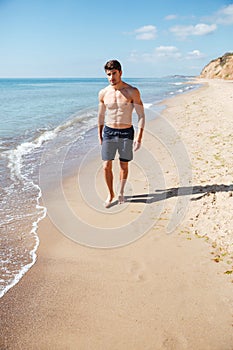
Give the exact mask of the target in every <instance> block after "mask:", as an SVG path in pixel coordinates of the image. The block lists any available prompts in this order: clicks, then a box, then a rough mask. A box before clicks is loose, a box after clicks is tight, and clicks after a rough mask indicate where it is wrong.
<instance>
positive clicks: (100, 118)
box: [98, 90, 106, 145]
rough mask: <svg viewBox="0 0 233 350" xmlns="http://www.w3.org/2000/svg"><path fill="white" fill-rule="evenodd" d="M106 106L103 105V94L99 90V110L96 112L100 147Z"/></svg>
mask: <svg viewBox="0 0 233 350" xmlns="http://www.w3.org/2000/svg"><path fill="white" fill-rule="evenodd" d="M105 112H106V106H105V104H104V92H103V90H101V91H100V92H99V110H98V138H99V143H100V144H101V145H102V141H103V136H102V132H103V127H104V119H105Z"/></svg>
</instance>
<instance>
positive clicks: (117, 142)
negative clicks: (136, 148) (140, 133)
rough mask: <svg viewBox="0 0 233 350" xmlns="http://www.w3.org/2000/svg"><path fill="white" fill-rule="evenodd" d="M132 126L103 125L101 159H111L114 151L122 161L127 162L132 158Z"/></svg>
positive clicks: (113, 156)
mask: <svg viewBox="0 0 233 350" xmlns="http://www.w3.org/2000/svg"><path fill="white" fill-rule="evenodd" d="M133 139H134V128H133V126H131V127H130V128H126V129H115V128H110V127H108V126H106V125H105V126H104V131H103V142H102V151H101V153H102V160H113V159H114V158H115V155H116V151H118V153H119V159H120V161H122V162H129V161H130V160H132V159H133Z"/></svg>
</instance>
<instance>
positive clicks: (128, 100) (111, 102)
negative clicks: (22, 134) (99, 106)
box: [103, 84, 134, 129]
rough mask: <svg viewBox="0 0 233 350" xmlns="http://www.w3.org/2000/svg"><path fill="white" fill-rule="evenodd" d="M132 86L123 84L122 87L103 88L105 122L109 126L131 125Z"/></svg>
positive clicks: (119, 127)
mask: <svg viewBox="0 0 233 350" xmlns="http://www.w3.org/2000/svg"><path fill="white" fill-rule="evenodd" d="M133 92H134V88H133V87H132V86H130V85H128V84H124V85H123V88H122V89H119V90H115V89H114V88H112V87H111V86H108V87H106V88H105V89H104V90H103V93H104V95H103V102H104V104H105V106H106V112H107V113H106V117H105V124H106V125H107V126H109V127H110V128H118V129H124V128H129V127H130V126H131V125H132V112H133V108H134V105H133Z"/></svg>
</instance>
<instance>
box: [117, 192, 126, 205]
mask: <svg viewBox="0 0 233 350" xmlns="http://www.w3.org/2000/svg"><path fill="white" fill-rule="evenodd" d="M118 203H119V204H123V203H125V197H124V196H123V194H119V196H118Z"/></svg>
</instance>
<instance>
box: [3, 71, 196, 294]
mask: <svg viewBox="0 0 233 350" xmlns="http://www.w3.org/2000/svg"><path fill="white" fill-rule="evenodd" d="M124 80H125V81H126V82H128V83H129V84H132V85H134V86H136V87H138V88H139V90H140V92H141V96H142V100H143V102H144V105H145V109H146V115H148V116H149V114H150V113H147V112H149V110H151V111H155V112H156V113H159V111H160V109H159V107H158V106H157V103H158V102H160V101H162V100H163V99H165V98H168V97H171V96H174V95H176V94H179V93H183V92H185V91H188V90H190V89H193V88H194V87H195V88H196V87H197V85H192V83H190V82H188V81H190V77H180V76H176V77H165V78H162V79H159V78H157V79H156V78H153V79H152V78H151V79H141V78H140V79H136V78H134V79H126V78H125V79H124ZM106 85H107V80H106V79H105V78H104V79H75V78H73V79H0V244H1V250H0V260H1V276H0V296H3V295H4V294H5V292H6V291H7V290H8V289H9V288H11V287H12V286H14V285H15V284H16V283H17V282H18V281H19V279H20V278H21V277H22V276H23V275H24V273H26V272H27V271H28V269H29V268H30V267H31V266H32V265H33V264H34V263H35V261H36V250H37V248H38V244H39V239H38V236H37V226H38V223H39V221H40V220H41V219H42V218H43V217H44V216H45V215H46V208H45V207H43V206H41V204H40V198H41V190H40V186H39V170H40V166H41V159H42V155H43V153H44V150H45V149H46V150H48V149H50V148H51V149H54V143H55V144H56V153H57V154H59V152H61V153H62V152H63V150H64V149H66V148H67V147H69V155H68V158H69V159H68V160H69V161H68V166H67V167H73V166H77V165H78V164H79V162H80V161H81V159H82V156H83V154H84V153H85V151H86V149H87V148H88V147H89V146H90V144H91V143H92V144H95V143H97V133H96V126H97V106H98V92H99V90H100V89H101V88H103V87H105V86H106ZM154 115H155V113H154ZM69 145H70V146H69ZM50 146H51V147H50ZM52 146H53V147H52ZM46 152H47V154H46V155H47V157H46V159H43V162H47V164H46V166H47V169H48V185H49V174H53V162H54V157H53V154H52V153H51V154H49V152H48V151H46ZM51 182H52V177H51Z"/></svg>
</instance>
